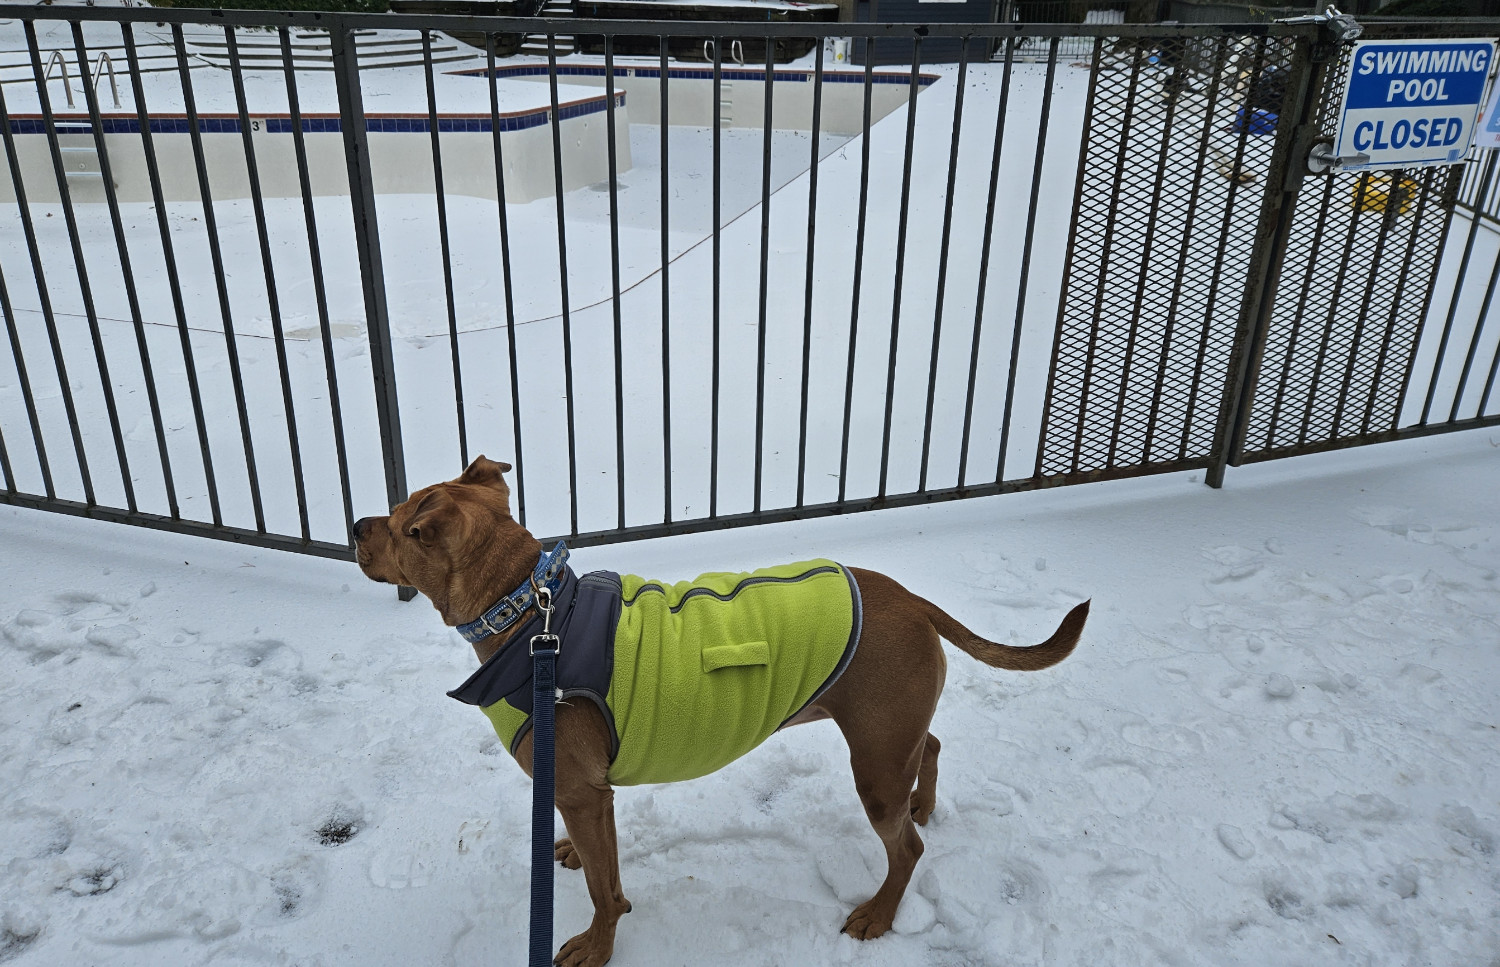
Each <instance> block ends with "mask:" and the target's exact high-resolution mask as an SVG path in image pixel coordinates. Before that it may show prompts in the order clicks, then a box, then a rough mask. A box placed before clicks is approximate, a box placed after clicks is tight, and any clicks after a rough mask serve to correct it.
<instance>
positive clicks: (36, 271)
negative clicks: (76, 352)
mask: <svg viewBox="0 0 1500 967" xmlns="http://www.w3.org/2000/svg"><path fill="white" fill-rule="evenodd" d="M0 134H3V136H4V142H5V159H6V161H7V162H9V166H10V177H11V182H12V184H13V185H14V188H15V193H16V207H17V209H18V210H19V213H20V216H21V228H22V231H23V233H24V234H25V236H26V246H27V248H28V250H29V251H30V253H31V268H32V275H33V278H34V279H35V280H36V284H37V292H38V294H39V295H40V296H41V309H42V320H43V321H44V322H45V323H46V326H47V333H48V337H49V339H50V340H51V345H52V353H53V361H54V365H55V366H57V368H58V382H59V383H60V385H61V386H62V397H63V405H64V407H65V408H66V410H67V413H68V425H69V426H70V427H71V428H72V430H73V446H74V447H75V449H76V452H77V456H78V464H79V467H80V468H81V469H82V471H83V474H84V479H85V480H87V479H88V469H87V465H86V464H85V463H84V458H83V440H82V438H81V437H80V436H79V424H78V417H77V415H76V413H75V411H74V409H73V395H72V390H71V389H70V388H69V385H68V378H67V373H66V371H65V370H64V369H63V362H62V355H61V353H60V352H59V351H58V347H57V326H56V324H55V322H54V321H53V317H52V303H51V301H50V299H49V298H48V296H47V280H46V275H45V273H44V272H43V270H42V261H41V257H40V255H39V254H38V248H37V241H36V228H35V226H34V225H32V222H31V206H30V205H29V204H28V203H27V201H26V185H25V183H24V182H23V181H22V180H21V168H20V161H19V158H18V156H17V154H16V144H15V139H14V135H13V134H12V132H11V129H10V111H9V110H7V109H6V106H5V89H4V85H0ZM0 310H4V312H5V329H6V334H7V335H8V336H9V337H10V349H11V353H12V355H13V356H14V357H15V360H16V373H17V376H18V378H19V380H20V383H21V396H22V398H23V399H24V400H25V401H26V417H27V419H29V420H30V421H31V436H32V439H33V440H35V441H36V455H37V462H38V464H39V465H40V467H41V471H42V489H43V491H44V492H45V493H46V495H47V499H48V500H54V499H56V497H57V490H56V488H55V487H54V485H53V483H52V464H51V462H50V461H49V460H48V459H47V441H46V438H45V437H44V436H43V434H42V424H41V419H40V417H39V416H38V414H37V409H36V397H35V395H34V394H33V393H32V390H31V380H30V379H29V378H28V376H27V373H26V357H25V356H24V355H23V353H22V350H21V334H20V332H19V331H18V330H17V328H16V313H15V309H14V308H13V307H12V305H11V301H10V290H9V289H7V288H6V286H5V276H4V273H3V272H0ZM11 489H15V488H14V487H12V488H11Z"/></svg>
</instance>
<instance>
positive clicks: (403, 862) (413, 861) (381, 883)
mask: <svg viewBox="0 0 1500 967" xmlns="http://www.w3.org/2000/svg"><path fill="white" fill-rule="evenodd" d="M370 882H371V883H373V884H375V885H376V886H378V887H380V888H381V889H383V890H410V889H416V888H419V887H424V886H426V885H427V884H429V883H431V882H432V870H431V868H430V867H429V866H428V862H427V860H425V859H423V858H422V857H420V856H418V855H416V854H415V853H377V854H376V855H375V856H374V857H372V858H371V860H370Z"/></svg>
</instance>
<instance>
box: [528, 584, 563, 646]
mask: <svg viewBox="0 0 1500 967" xmlns="http://www.w3.org/2000/svg"><path fill="white" fill-rule="evenodd" d="M531 587H532V589H533V590H534V591H535V592H536V606H537V608H538V609H539V610H540V611H541V612H542V633H541V634H539V635H532V636H531V654H532V655H535V654H536V652H537V647H536V643H537V642H539V641H540V642H542V651H550V652H552V654H554V655H556V654H557V653H558V652H559V651H560V650H561V649H562V639H561V638H559V637H558V636H557V635H555V634H553V633H552V612H553V611H554V610H555V609H554V608H553V607H552V590H551V589H550V588H548V587H547V586H546V585H541V586H538V585H537V583H536V578H535V577H533V578H532V579H531Z"/></svg>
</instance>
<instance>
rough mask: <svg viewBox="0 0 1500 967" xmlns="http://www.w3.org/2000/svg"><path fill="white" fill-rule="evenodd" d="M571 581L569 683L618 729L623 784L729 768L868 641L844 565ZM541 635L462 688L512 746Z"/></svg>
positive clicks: (564, 687)
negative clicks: (663, 579) (679, 578)
mask: <svg viewBox="0 0 1500 967" xmlns="http://www.w3.org/2000/svg"><path fill="white" fill-rule="evenodd" d="M567 578H568V579H567V580H565V581H564V584H563V588H562V590H561V593H560V594H559V595H558V597H557V599H556V602H555V603H556V606H557V607H558V611H557V612H556V613H555V614H554V616H553V628H554V630H560V633H561V635H562V647H561V649H560V651H559V655H558V688H559V689H560V690H561V691H562V693H563V698H564V700H567V699H569V698H573V697H579V698H588V699H590V700H592V701H594V702H595V703H596V704H598V706H599V707H600V710H601V711H602V712H603V713H604V716H605V719H606V720H607V721H608V722H609V723H610V728H611V730H612V732H613V739H614V742H613V745H614V748H613V749H612V753H613V755H612V764H611V766H610V770H609V781H610V782H611V783H612V784H614V785H622V786H628V785H637V784H640V783H654V782H676V781H678V780H680V779H693V778H696V777H698V776H703V775H707V774H708V773H710V772H713V771H715V770H717V769H721V768H723V767H724V766H726V765H728V764H729V763H731V762H733V761H734V760H735V759H738V758H739V757H740V756H742V755H744V754H745V753H746V752H749V751H750V750H751V749H753V748H755V747H756V746H757V745H760V744H761V743H762V742H764V741H765V740H766V738H768V737H769V736H770V735H771V733H773V732H775V731H776V730H777V729H779V728H780V727H781V726H782V725H784V724H785V723H786V722H787V720H788V719H790V718H792V717H793V716H795V715H796V714H797V713H798V712H799V711H801V710H802V709H803V708H805V707H806V706H807V705H808V704H809V703H811V702H813V701H814V700H816V699H817V698H818V697H819V696H820V695H822V694H823V693H824V692H825V691H827V689H828V688H829V687H831V686H832V685H833V683H834V682H835V681H837V679H838V677H839V675H840V674H842V672H843V670H844V669H845V668H846V667H847V666H848V664H849V660H850V659H851V658H852V657H853V655H854V649H855V647H856V645H857V643H858V641H859V630H860V618H861V610H860V599H859V587H858V585H857V584H856V583H855V580H854V577H853V575H851V574H850V573H849V571H848V570H847V569H846V568H844V567H842V566H840V565H838V564H836V563H834V562H833V561H828V560H815V561H807V562H804V563H800V564H787V565H783V566H780V567H773V568H766V569H763V570H759V571H752V572H750V573H747V574H705V575H702V576H701V577H699V578H697V579H695V580H693V581H684V582H681V583H678V584H671V585H667V584H662V583H659V582H655V581H647V580H645V579H644V578H639V577H636V576H634V575H626V576H624V577H623V578H620V577H617V576H616V575H614V574H612V573H610V572H607V571H599V572H594V573H591V574H587V575H585V576H584V577H582V578H573V577H572V575H571V573H569V574H568V575H567ZM565 607H566V610H565ZM531 624H536V625H537V627H536V628H535V629H533V628H531V627H530V625H531ZM539 630H540V622H539V621H538V620H537V619H532V621H530V622H528V626H527V627H523V628H522V629H521V632H520V633H519V634H518V635H516V637H514V638H513V639H512V640H511V643H510V644H509V645H508V646H506V647H505V648H502V649H501V650H500V651H499V652H498V653H497V654H496V655H494V656H493V657H491V658H490V660H489V661H487V662H485V664H484V665H482V666H481V667H480V669H479V670H478V671H477V672H475V673H474V675H473V676H472V677H471V678H470V679H469V680H468V681H467V682H465V683H464V684H463V685H462V686H460V687H459V688H458V689H455V690H454V691H453V692H450V693H449V694H450V695H452V696H453V697H454V698H457V699H458V700H459V701H462V702H466V703H468V704H472V705H478V706H480V707H481V708H482V709H483V710H484V712H485V714H486V715H487V716H488V717H489V719H490V721H491V722H492V723H493V724H494V726H495V732H496V734H497V735H499V737H500V740H501V741H502V742H504V743H505V744H506V747H507V748H508V749H510V750H511V751H512V752H514V751H515V749H516V746H517V745H518V744H519V742H520V740H521V739H522V738H523V737H524V736H525V733H526V731H527V730H528V729H529V728H530V720H531V700H530V696H531V683H530V677H531V666H530V660H529V655H528V654H527V651H528V650H527V649H526V648H525V647H524V646H522V645H521V642H525V641H528V640H530V635H531V634H534V633H536V631H539Z"/></svg>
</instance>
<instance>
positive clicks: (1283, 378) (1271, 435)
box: [1183, 178, 1333, 449]
mask: <svg viewBox="0 0 1500 967" xmlns="http://www.w3.org/2000/svg"><path fill="white" fill-rule="evenodd" d="M1332 201H1333V179H1332V178H1325V179H1324V180H1323V201H1322V203H1321V204H1320V205H1319V207H1318V221H1317V224H1316V225H1314V226H1313V236H1312V244H1311V245H1310V247H1309V251H1313V252H1317V251H1319V250H1320V248H1321V246H1322V243H1323V233H1324V231H1325V230H1326V229H1327V226H1328V212H1329V209H1330V208H1331V207H1332ZM1317 267H1318V261H1317V259H1308V260H1307V270H1306V271H1305V272H1304V273H1303V274H1302V290H1301V292H1300V293H1299V295H1298V298H1297V312H1296V314H1295V315H1294V316H1293V317H1292V331H1291V334H1290V336H1289V337H1288V339H1287V349H1286V357H1285V358H1284V359H1283V360H1282V363H1281V374H1280V378H1279V379H1278V380H1277V382H1276V396H1275V398H1274V399H1273V400H1272V402H1271V417H1270V420H1269V421H1268V423H1267V428H1266V441H1265V445H1266V446H1267V447H1271V446H1274V445H1275V440H1276V429H1277V427H1278V425H1279V424H1280V422H1281V407H1282V404H1283V403H1284V402H1285V401H1286V389H1287V383H1288V382H1289V381H1290V380H1291V372H1292V362H1293V360H1294V359H1296V356H1297V346H1298V345H1299V343H1300V342H1301V340H1302V323H1303V320H1304V319H1305V318H1306V316H1307V297H1308V294H1309V293H1310V292H1311V291H1312V281H1313V277H1314V276H1315V275H1316V274H1317ZM1261 365H1262V366H1264V365H1265V363H1264V361H1262V363H1261ZM1186 440H1187V433H1186V431H1184V433H1183V441H1184V442H1183V446H1184V449H1185V448H1186V445H1187V444H1186Z"/></svg>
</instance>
